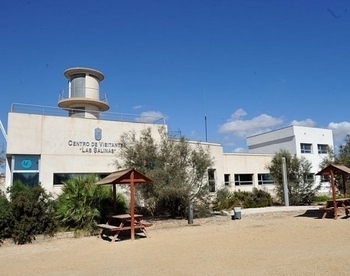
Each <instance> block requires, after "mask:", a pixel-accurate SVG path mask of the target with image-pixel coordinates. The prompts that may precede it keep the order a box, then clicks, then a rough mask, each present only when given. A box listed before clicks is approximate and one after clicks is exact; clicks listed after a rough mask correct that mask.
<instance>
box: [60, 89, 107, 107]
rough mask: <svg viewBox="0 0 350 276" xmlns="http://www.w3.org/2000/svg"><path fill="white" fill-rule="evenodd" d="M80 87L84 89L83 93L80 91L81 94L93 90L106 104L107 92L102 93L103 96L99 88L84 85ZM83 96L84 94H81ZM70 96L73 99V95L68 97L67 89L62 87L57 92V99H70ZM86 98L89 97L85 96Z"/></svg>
mask: <svg viewBox="0 0 350 276" xmlns="http://www.w3.org/2000/svg"><path fill="white" fill-rule="evenodd" d="M80 89H82V90H83V91H84V93H82V94H85V93H86V92H89V91H93V93H96V94H97V93H98V94H99V99H98V100H100V101H102V102H105V103H106V104H108V98H107V94H102V95H103V97H101V92H100V91H98V90H99V89H96V88H94V87H85V88H80ZM86 94H89V93H86ZM85 97H86V96H85V95H84V96H82V98H85ZM70 98H73V99H74V97H70V95H69V90H66V89H63V90H61V92H60V93H58V101H62V100H66V99H70ZM86 98H88V99H90V98H89V97H86Z"/></svg>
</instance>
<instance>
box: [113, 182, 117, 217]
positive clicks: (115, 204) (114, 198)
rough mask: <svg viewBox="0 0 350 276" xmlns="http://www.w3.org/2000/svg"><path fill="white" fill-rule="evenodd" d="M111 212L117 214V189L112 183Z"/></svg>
mask: <svg viewBox="0 0 350 276" xmlns="http://www.w3.org/2000/svg"><path fill="white" fill-rule="evenodd" d="M113 214H114V215H116V214H117V189H116V186H115V184H113Z"/></svg>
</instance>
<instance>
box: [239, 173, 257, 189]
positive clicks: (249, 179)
mask: <svg viewBox="0 0 350 276" xmlns="http://www.w3.org/2000/svg"><path fill="white" fill-rule="evenodd" d="M235 185H236V186H241V185H253V174H235Z"/></svg>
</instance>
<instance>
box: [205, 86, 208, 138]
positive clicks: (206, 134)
mask: <svg viewBox="0 0 350 276" xmlns="http://www.w3.org/2000/svg"><path fill="white" fill-rule="evenodd" d="M206 113H207V103H206V97H205V88H204V130H205V142H208V128H207V114H206Z"/></svg>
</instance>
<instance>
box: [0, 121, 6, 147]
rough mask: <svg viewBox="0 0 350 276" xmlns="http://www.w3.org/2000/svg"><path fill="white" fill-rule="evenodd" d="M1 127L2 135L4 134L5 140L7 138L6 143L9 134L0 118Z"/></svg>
mask: <svg viewBox="0 0 350 276" xmlns="http://www.w3.org/2000/svg"><path fill="white" fill-rule="evenodd" d="M0 129H1V132H2V135H3V136H4V138H5V140H6V143H7V134H6V130H5V128H4V125H3V124H2V122H1V120H0Z"/></svg>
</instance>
